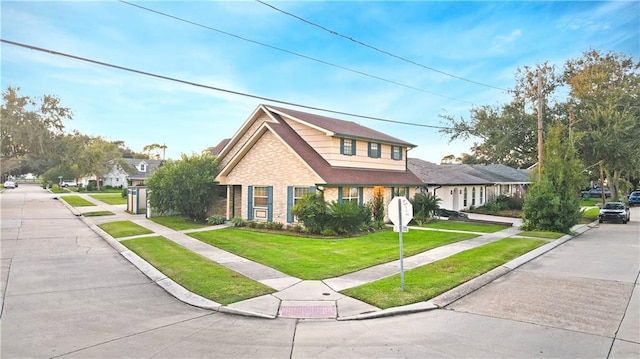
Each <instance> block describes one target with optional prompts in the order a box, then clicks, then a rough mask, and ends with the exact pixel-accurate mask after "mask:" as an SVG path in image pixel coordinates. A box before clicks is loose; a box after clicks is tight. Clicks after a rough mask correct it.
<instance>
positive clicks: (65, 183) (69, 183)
mask: <svg viewBox="0 0 640 359" xmlns="http://www.w3.org/2000/svg"><path fill="white" fill-rule="evenodd" d="M60 187H78V183H77V182H76V181H62V183H61V184H60Z"/></svg>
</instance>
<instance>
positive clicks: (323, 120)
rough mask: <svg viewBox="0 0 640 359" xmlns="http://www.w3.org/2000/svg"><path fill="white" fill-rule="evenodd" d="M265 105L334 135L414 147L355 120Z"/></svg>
mask: <svg viewBox="0 0 640 359" xmlns="http://www.w3.org/2000/svg"><path fill="white" fill-rule="evenodd" d="M265 107H266V108H267V109H269V110H271V111H272V113H273V111H275V112H279V113H281V114H285V115H287V116H290V117H293V118H295V119H298V120H300V121H303V122H306V123H308V124H311V125H313V126H316V127H320V128H322V129H325V130H327V131H330V132H333V133H335V135H336V136H340V137H353V138H361V139H365V140H373V141H380V142H384V143H390V144H395V145H402V146H407V147H416V145H414V144H411V143H409V142H406V141H403V140H400V139H398V138H395V137H393V136H389V135H387V134H384V133H382V132H378V131H376V130H373V129H370V128H368V127H365V126H362V125H359V124H357V123H355V122H351V121H344V120H338V119H335V118H331V117H325V116H320V115H314V114H311V113H306V112H301V111H295V110H291V109H287V108H282V107H277V106H271V105H265Z"/></svg>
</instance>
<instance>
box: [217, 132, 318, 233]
mask: <svg viewBox="0 0 640 359" xmlns="http://www.w3.org/2000/svg"><path fill="white" fill-rule="evenodd" d="M321 181H322V179H321V178H320V177H318V176H317V175H316V174H315V172H313V171H312V170H311V169H310V168H309V167H308V166H307V165H306V164H305V163H304V162H303V161H302V160H301V159H300V158H299V157H298V156H297V155H296V154H294V153H293V151H292V150H291V149H290V148H289V147H287V146H286V145H284V144H283V143H282V142H281V141H280V139H278V138H277V137H276V136H275V135H274V134H273V133H271V132H269V131H267V132H265V133H264V134H263V135H262V137H261V138H260V139H259V140H258V141H257V142H256V143H255V145H254V146H253V147H252V149H251V151H249V152H248V153H247V154H246V155H245V156H244V157H243V159H242V161H240V162H239V163H238V164H237V166H236V167H235V168H233V169H232V170H231V171H230V173H229V174H228V175H227V176H226V183H228V184H233V185H241V186H242V200H240V201H239V202H240V205H241V208H242V210H241V213H242V218H247V216H248V213H247V209H248V206H247V201H248V191H247V188H248V186H273V221H274V222H281V223H286V222H287V186H300V187H311V186H315V184H316V183H320V182H321ZM236 204H237V203H236Z"/></svg>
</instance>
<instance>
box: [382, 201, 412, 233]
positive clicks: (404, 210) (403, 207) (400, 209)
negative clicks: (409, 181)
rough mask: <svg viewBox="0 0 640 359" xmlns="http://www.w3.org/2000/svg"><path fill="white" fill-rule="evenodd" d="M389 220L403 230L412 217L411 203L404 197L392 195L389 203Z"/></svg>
mask: <svg viewBox="0 0 640 359" xmlns="http://www.w3.org/2000/svg"><path fill="white" fill-rule="evenodd" d="M388 211H389V212H388V213H389V220H390V221H391V223H393V224H395V225H396V227H398V229H399V230H400V229H401V230H403V231H404V228H405V227H406V226H407V225H408V224H409V222H411V220H412V219H413V205H411V202H409V200H408V199H406V198H405V197H394V198H393V199H392V200H391V202H390V203H389V208H388Z"/></svg>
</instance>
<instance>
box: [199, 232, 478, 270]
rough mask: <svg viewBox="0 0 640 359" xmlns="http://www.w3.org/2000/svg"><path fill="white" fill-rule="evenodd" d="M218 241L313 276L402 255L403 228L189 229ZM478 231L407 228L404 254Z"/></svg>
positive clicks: (205, 239)
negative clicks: (306, 231) (356, 231)
mask: <svg viewBox="0 0 640 359" xmlns="http://www.w3.org/2000/svg"><path fill="white" fill-rule="evenodd" d="M189 235H190V236H192V237H193V238H196V239H199V240H201V241H203V242H205V243H208V244H211V245H213V246H215V247H218V248H221V249H224V250H226V251H229V252H231V253H235V254H237V255H240V256H242V257H245V258H248V259H250V260H252V261H255V262H258V263H262V264H264V265H266V266H269V267H271V268H275V269H277V270H279V271H281V272H284V273H287V274H289V275H292V276H295V277H298V278H301V279H306V280H311V279H325V278H331V277H335V276H340V275H343V274H346V273H350V272H354V271H357V270H360V269H363V268H367V267H371V266H373V265H376V264H381V263H386V262H389V261H393V260H396V259H398V256H399V246H398V233H395V232H392V231H390V230H387V231H381V232H376V233H372V234H368V235H364V236H361V237H355V238H344V239H309V238H301V237H296V236H287V235H281V234H271V233H261V232H254V231H248V230H242V229H236V228H227V229H220V230H215V231H205V232H196V233H191V234H189ZM473 237H476V236H475V235H473V234H468V233H450V232H434V231H420V230H412V231H410V232H408V233H404V235H403V242H404V246H403V247H404V255H405V256H410V255H413V254H417V253H421V252H424V251H426V250H429V249H432V248H435V247H439V246H442V245H445V244H450V243H454V242H458V241H461V240H464V239H469V238H473Z"/></svg>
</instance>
